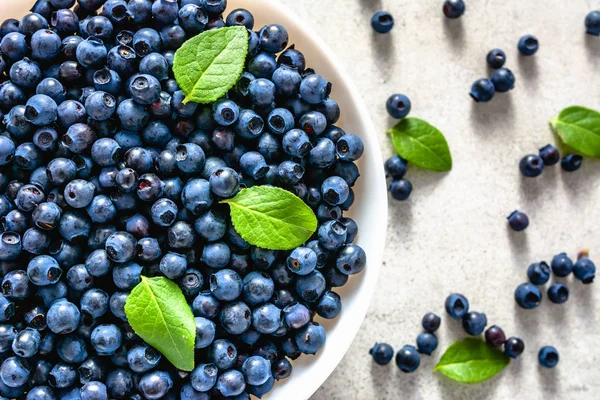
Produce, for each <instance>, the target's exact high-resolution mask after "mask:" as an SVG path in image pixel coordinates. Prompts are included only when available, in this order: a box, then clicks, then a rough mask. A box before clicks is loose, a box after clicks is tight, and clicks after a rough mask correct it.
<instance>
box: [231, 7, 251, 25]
mask: <svg viewBox="0 0 600 400" xmlns="http://www.w3.org/2000/svg"><path fill="white" fill-rule="evenodd" d="M226 23H227V26H245V27H246V28H247V29H250V30H251V29H252V28H253V27H254V16H253V15H252V13H251V12H250V11H248V10H246V9H244V8H237V9H235V10H233V11H231V12H230V13H229V14H228V15H227V19H226Z"/></svg>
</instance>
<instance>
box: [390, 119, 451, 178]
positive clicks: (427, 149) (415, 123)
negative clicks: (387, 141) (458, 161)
mask: <svg viewBox="0 0 600 400" xmlns="http://www.w3.org/2000/svg"><path fill="white" fill-rule="evenodd" d="M388 133H389V134H391V135H392V143H393V144H394V148H395V149H396V152H397V153H398V155H399V156H400V157H402V158H404V159H406V160H408V161H409V162H410V163H411V164H413V165H416V166H417V167H421V168H424V169H429V170H433V171H449V170H450V169H452V155H451V154H450V148H449V147H448V142H447V141H446V138H445V137H444V135H443V134H442V132H440V131H439V129H437V128H436V127H435V126H433V125H431V124H429V123H428V122H426V121H423V120H422V119H418V118H405V119H403V120H401V121H400V122H398V123H397V124H396V125H395V126H394V127H393V128H392V129H390V130H389V131H388Z"/></svg>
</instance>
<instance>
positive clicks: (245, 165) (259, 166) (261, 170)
mask: <svg viewBox="0 0 600 400" xmlns="http://www.w3.org/2000/svg"><path fill="white" fill-rule="evenodd" d="M240 168H241V170H242V172H243V173H244V174H246V175H247V176H250V177H252V178H253V179H261V178H263V177H264V176H265V175H266V173H267V172H268V170H269V167H268V166H267V163H266V161H265V158H264V157H263V155H262V154H260V153H258V152H255V151H249V152H247V153H245V154H244V155H242V157H241V158H240Z"/></svg>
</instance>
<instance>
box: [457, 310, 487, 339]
mask: <svg viewBox="0 0 600 400" xmlns="http://www.w3.org/2000/svg"><path fill="white" fill-rule="evenodd" d="M486 325H487V317H486V316H485V314H484V313H479V312H475V311H470V312H468V313H467V314H465V316H464V317H463V318H462V326H463V329H464V330H465V332H467V333H468V334H469V335H471V336H479V335H481V334H482V333H483V330H484V329H485V326H486Z"/></svg>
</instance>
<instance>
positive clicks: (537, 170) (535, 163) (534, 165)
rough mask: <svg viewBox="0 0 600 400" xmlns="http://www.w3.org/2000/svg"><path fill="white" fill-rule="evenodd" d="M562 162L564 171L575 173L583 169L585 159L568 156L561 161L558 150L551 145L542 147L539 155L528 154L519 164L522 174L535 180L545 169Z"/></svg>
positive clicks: (572, 155) (574, 155) (576, 155)
mask: <svg viewBox="0 0 600 400" xmlns="http://www.w3.org/2000/svg"><path fill="white" fill-rule="evenodd" d="M559 161H560V166H561V167H562V169H563V170H564V171H567V172H573V171H577V170H578V169H579V168H581V164H582V163H583V157H582V156H580V155H579V154H573V153H571V154H567V155H566V156H564V157H563V159H562V160H561V159H560V153H559V151H558V149H557V148H556V147H554V146H552V145H551V144H548V145H546V146H544V147H542V148H541V149H540V150H539V152H538V154H528V155H526V156H525V157H523V158H522V159H521V161H520V162H519V170H520V171H521V174H522V175H523V176H525V177H527V178H535V177H537V176H540V175H541V174H542V172H544V167H545V166H546V167H549V166H552V165H556V164H557V163H558V162H559Z"/></svg>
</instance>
